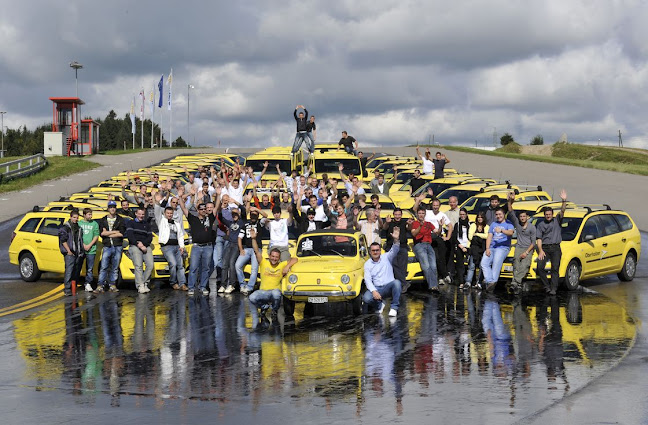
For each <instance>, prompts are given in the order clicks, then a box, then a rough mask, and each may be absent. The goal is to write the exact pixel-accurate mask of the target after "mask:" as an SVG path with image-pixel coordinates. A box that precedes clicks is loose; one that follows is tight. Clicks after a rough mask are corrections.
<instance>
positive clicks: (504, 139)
mask: <svg viewBox="0 0 648 425" xmlns="http://www.w3.org/2000/svg"><path fill="white" fill-rule="evenodd" d="M500 143H501V144H502V146H506V145H508V144H509V143H515V140H514V139H513V136H511V135H510V134H509V133H504V135H503V136H502V137H500Z"/></svg>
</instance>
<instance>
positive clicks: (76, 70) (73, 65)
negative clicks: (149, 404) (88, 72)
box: [70, 61, 83, 97]
mask: <svg viewBox="0 0 648 425" xmlns="http://www.w3.org/2000/svg"><path fill="white" fill-rule="evenodd" d="M70 68H74V80H75V82H76V97H79V69H81V68H83V65H81V64H80V63H79V62H77V61H74V62H70Z"/></svg>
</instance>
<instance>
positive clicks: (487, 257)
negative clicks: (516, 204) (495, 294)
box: [481, 208, 515, 291]
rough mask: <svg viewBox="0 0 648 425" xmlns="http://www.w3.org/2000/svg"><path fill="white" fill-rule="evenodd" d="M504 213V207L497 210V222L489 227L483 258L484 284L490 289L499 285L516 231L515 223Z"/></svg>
mask: <svg viewBox="0 0 648 425" xmlns="http://www.w3.org/2000/svg"><path fill="white" fill-rule="evenodd" d="M504 214H505V213H504V209H503V208H498V209H497V210H496V211H495V222H494V223H492V224H491V225H490V227H489V229H488V238H487V239H486V251H485V252H484V256H483V257H482V259H481V268H482V271H483V272H484V285H486V289H487V290H489V291H490V290H493V289H495V286H496V285H497V280H498V279H499V275H500V271H501V270H502V264H503V263H504V260H505V259H506V256H507V255H508V253H509V251H510V250H511V236H513V232H514V231H515V228H514V227H513V224H511V222H509V221H507V220H506V219H505V215H504Z"/></svg>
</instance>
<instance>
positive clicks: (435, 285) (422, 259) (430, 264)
mask: <svg viewBox="0 0 648 425" xmlns="http://www.w3.org/2000/svg"><path fill="white" fill-rule="evenodd" d="M426 212H427V211H426V209H425V208H419V209H418V210H417V211H416V221H414V222H412V224H411V228H410V232H411V233H412V237H413V238H414V254H415V255H416V259H417V260H418V262H419V264H420V265H421V270H422V271H423V275H424V276H425V280H426V281H427V284H428V290H430V291H432V292H439V280H438V277H437V268H436V257H435V255H434V249H433V248H432V233H433V232H434V233H438V232H439V230H438V229H436V228H435V227H434V224H432V223H430V222H429V221H425V213H426Z"/></svg>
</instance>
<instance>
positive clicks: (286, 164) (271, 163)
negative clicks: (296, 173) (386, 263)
mask: <svg viewBox="0 0 648 425" xmlns="http://www.w3.org/2000/svg"><path fill="white" fill-rule="evenodd" d="M266 161H268V170H267V171H268V172H269V173H272V172H273V171H276V170H277V164H279V168H280V169H281V171H282V172H284V173H286V174H288V175H290V173H291V171H292V170H291V169H290V160H289V159H274V158H268V159H248V160H247V162H246V163H245V166H246V167H252V170H253V171H254V172H255V173H260V172H261V171H263V164H264V163H265V162H266Z"/></svg>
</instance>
